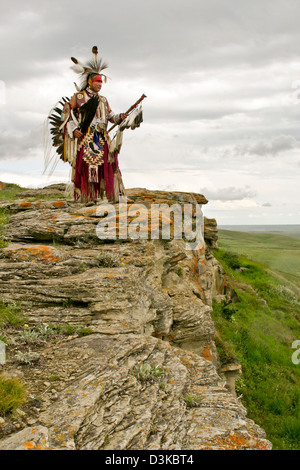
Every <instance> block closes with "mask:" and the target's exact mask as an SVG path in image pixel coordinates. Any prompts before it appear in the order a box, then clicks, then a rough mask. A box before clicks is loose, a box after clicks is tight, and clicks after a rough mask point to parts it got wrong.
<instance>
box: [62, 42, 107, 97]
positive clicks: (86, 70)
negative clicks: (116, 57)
mask: <svg viewBox="0 0 300 470" xmlns="http://www.w3.org/2000/svg"><path fill="white" fill-rule="evenodd" d="M71 60H72V62H74V64H75V65H73V66H72V67H71V69H72V70H74V72H76V73H78V74H80V75H81V83H80V88H79V91H82V90H85V89H86V88H87V86H88V79H89V77H90V75H94V74H97V75H101V77H102V78H103V79H104V81H105V82H106V80H107V76H106V75H104V74H103V73H102V70H105V69H107V67H108V64H107V63H106V62H104V61H103V60H102V59H101V57H99V58H98V47H97V46H94V47H93V48H92V58H91V60H89V61H88V62H86V63H82V62H80V61H79V60H77V59H75V57H71ZM77 88H78V87H77Z"/></svg>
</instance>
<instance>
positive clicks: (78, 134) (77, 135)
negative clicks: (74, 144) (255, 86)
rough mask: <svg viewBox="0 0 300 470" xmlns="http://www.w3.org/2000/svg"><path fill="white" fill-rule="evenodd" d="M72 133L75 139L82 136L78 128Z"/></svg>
mask: <svg viewBox="0 0 300 470" xmlns="http://www.w3.org/2000/svg"><path fill="white" fill-rule="evenodd" d="M73 135H74V137H75V139H81V137H83V133H82V132H81V131H80V130H79V129H75V131H74V132H73Z"/></svg>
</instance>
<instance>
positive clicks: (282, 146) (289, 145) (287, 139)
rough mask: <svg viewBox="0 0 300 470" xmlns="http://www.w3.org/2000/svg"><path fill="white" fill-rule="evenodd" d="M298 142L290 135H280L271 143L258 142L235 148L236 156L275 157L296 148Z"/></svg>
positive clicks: (298, 144) (299, 143) (299, 144)
mask: <svg viewBox="0 0 300 470" xmlns="http://www.w3.org/2000/svg"><path fill="white" fill-rule="evenodd" d="M299 146H300V142H299V141H297V140H296V139H295V137H293V136H291V135H280V136H278V137H275V138H273V140H271V141H263V140H261V141H258V142H255V143H254V144H249V145H240V146H237V147H235V154H236V155H246V154H249V155H258V156H277V155H279V154H280V153H282V152H285V151H288V150H292V149H294V148H298V147H299Z"/></svg>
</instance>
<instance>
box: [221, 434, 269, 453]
mask: <svg viewBox="0 0 300 470" xmlns="http://www.w3.org/2000/svg"><path fill="white" fill-rule="evenodd" d="M214 444H216V445H217V446H218V448H219V449H220V450H238V449H258V450H267V449H268V446H267V444H266V441H264V440H261V439H257V438H255V437H252V436H249V435H247V434H245V433H242V432H238V431H236V432H232V433H230V434H229V436H227V437H225V438H223V439H222V438H220V439H216V440H215V442H214Z"/></svg>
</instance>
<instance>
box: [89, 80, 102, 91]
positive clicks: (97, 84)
mask: <svg viewBox="0 0 300 470" xmlns="http://www.w3.org/2000/svg"><path fill="white" fill-rule="evenodd" d="M89 87H90V89H91V90H92V91H94V92H95V93H99V91H100V90H101V88H102V80H101V79H100V78H98V77H96V78H95V79H94V80H93V81H92V80H91V79H89Z"/></svg>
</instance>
